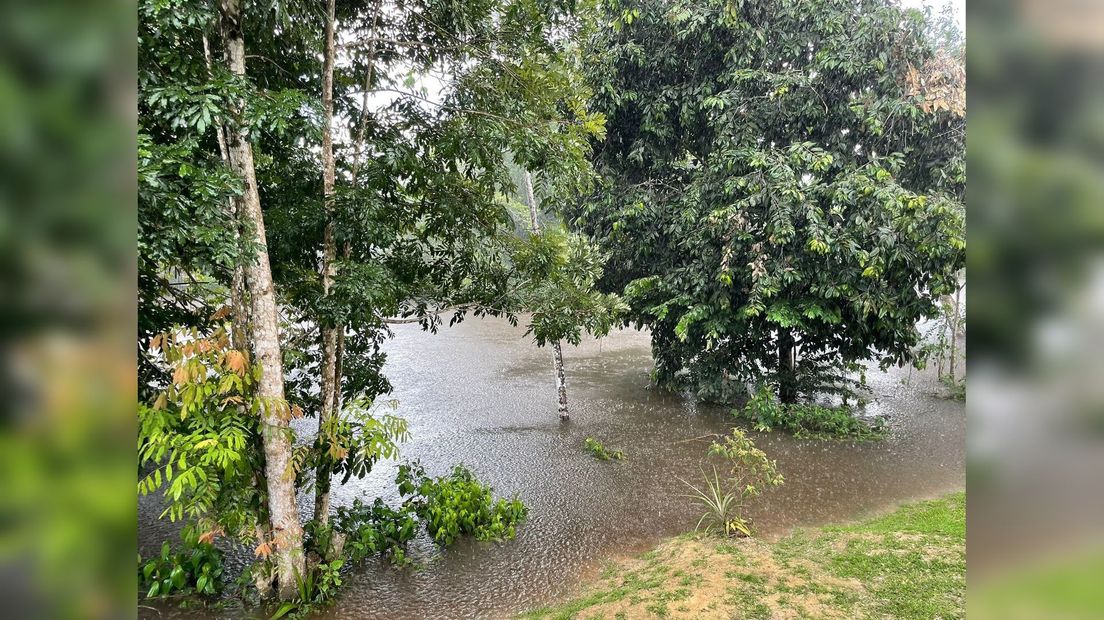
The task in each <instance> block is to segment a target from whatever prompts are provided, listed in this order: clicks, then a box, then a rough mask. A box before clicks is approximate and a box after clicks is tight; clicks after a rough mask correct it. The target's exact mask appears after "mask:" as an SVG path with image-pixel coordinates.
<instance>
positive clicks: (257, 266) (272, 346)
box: [219, 0, 306, 599]
mask: <svg viewBox="0 0 1104 620" xmlns="http://www.w3.org/2000/svg"><path fill="white" fill-rule="evenodd" d="M219 12H220V15H219V17H220V26H221V29H222V36H223V43H224V45H225V48H226V63H227V67H228V68H229V70H230V73H231V74H232V75H234V76H236V77H239V78H244V77H245V39H244V34H243V31H242V25H241V24H242V19H243V14H242V10H241V3H240V0H220V4H219ZM230 105H231V106H232V107H231V113H232V114H236V115H237V116H238V117H239V120H238V122H237V123H236V124H235V125H232V128H231V130H230V131H229V132H228V135H227V151H228V153H229V158H230V168H231V170H233V171H234V173H235V174H236V175H237V177H238V178H240V179H241V180H242V191H241V193H240V194H238V195H237V196H235V198H234V200H235V203H236V209H235V210H236V212H237V213H240V214H241V216H242V217H243V218H244V219H245V220H246V221H248V222H249V224H250V227H251V228H252V230H253V233H254V235H255V239H254V243H255V248H254V257H253V259H252V260H251V261H249V262H247V263H246V267H245V285H246V290H247V292H248V295H249V299H250V302H251V308H250V313H249V316H250V326H251V328H252V333H251V336H252V338H251V340H252V345H253V357H254V359H255V360H256V361H255V363H256V364H257V365H258V367H259V368H260V369H261V377H260V380H259V381H258V384H257V398H258V399H259V401H260V402H261V423H262V429H261V437H262V439H263V442H264V460H265V480H266V481H267V483H268V513H269V520H270V523H271V526H272V537H273V545H274V546H275V552H274V555H275V558H276V577H277V580H278V582H279V588H280V598H284V599H287V598H291V597H292V596H293V595H294V594H295V591H296V578H297V577H300V576H302V575H304V574H305V568H306V567H305V564H304V555H303V526H302V524H301V523H300V522H299V508H298V507H297V506H296V504H295V471H294V469H293V465H292V458H291V457H292V455H291V444H292V432H291V429H290V428H289V427H288V422H289V420H290V419H291V413H292V409H291V407H289V406H288V403H287V401H286V400H285V399H284V367H283V357H282V355H281V353H280V326H279V321H278V319H277V309H276V290H275V286H274V283H273V281H272V269H271V267H270V265H269V262H268V243H267V240H266V238H265V222H264V214H263V213H262V212H261V200H260V195H259V194H258V192H257V174H256V170H255V168H254V165H253V146H252V144H251V143H250V141H249V134H248V127H247V126H246V125H245V124H244V123H242V122H241V121H240V115H241V113H242V110H243V109H244V104H243V102H242V100H240V99H239V100H238V101H231V102H230Z"/></svg>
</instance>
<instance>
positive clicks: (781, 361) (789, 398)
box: [778, 327, 797, 404]
mask: <svg viewBox="0 0 1104 620" xmlns="http://www.w3.org/2000/svg"><path fill="white" fill-rule="evenodd" d="M778 400H779V401H781V402H783V403H786V404H793V403H796V402H797V376H796V373H795V368H794V340H793V334H791V333H790V330H788V329H784V328H781V327H779V328H778Z"/></svg>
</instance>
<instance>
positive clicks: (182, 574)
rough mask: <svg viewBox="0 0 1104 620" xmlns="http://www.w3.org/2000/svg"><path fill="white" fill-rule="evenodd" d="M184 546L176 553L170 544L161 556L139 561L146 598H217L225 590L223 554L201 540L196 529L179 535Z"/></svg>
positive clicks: (139, 581)
mask: <svg viewBox="0 0 1104 620" xmlns="http://www.w3.org/2000/svg"><path fill="white" fill-rule="evenodd" d="M180 537H181V539H182V541H183V546H182V547H181V548H180V549H178V550H177V551H175V552H174V551H173V550H172V548H171V546H170V545H169V542H168V541H165V542H164V543H163V544H162V545H161V554H160V555H158V556H156V557H154V558H152V559H150V560H149V561H148V562H145V563H144V564H143V563H142V558H141V556H139V557H138V566H139V568H138V583H139V584H140V585H141V589H144V590H146V597H147V598H155V597H160V596H168V595H170V594H203V595H210V594H218V592H219V591H220V590H221V589H222V582H221V579H220V578H221V576H222V552H221V551H219V550H218V549H217V548H215V546H214V545H212V544H211V543H210V542H206V541H205V540H202V538H203V537H202V536H200V535H199V534H197V533H196V529H195V527H194V526H191V525H188V526H185V527H184V529H183V530H182V531H181V533H180Z"/></svg>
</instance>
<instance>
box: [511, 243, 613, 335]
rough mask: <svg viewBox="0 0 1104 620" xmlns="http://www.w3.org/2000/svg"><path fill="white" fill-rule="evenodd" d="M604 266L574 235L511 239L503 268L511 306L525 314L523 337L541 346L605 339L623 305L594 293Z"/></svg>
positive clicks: (589, 246)
mask: <svg viewBox="0 0 1104 620" xmlns="http://www.w3.org/2000/svg"><path fill="white" fill-rule="evenodd" d="M604 263H605V256H603V255H602V254H601V253H600V252H598V251H597V249H596V248H595V247H594V245H593V244H592V243H590V242H589V241H588V240H587V239H586V238H584V237H582V236H580V235H576V234H569V233H563V232H561V231H558V230H557V231H547V232H544V233H543V234H540V235H530V236H528V238H523V239H519V240H517V241H516V242H515V243H514V244H513V246H512V247H511V255H510V257H509V260H508V263H507V264H508V265H509V269H510V270H511V271H512V272H513V274H514V277H513V279H514V280H515V281H516V284H515V285H513V286H512V290H514V291H516V293H515V297H514V300H513V302H512V306H513V307H515V308H522V309H525V310H526V311H528V312H529V313H530V317H529V325H528V331H527V333H526V335H529V334H532V336H533V338H534V339H535V340H536V342H537V345H538V346H544V345H546V344H548V343H551V342H556V341H559V340H563V341H566V342H569V343H571V344H574V345H577V344H579V342H580V341H581V340H582V338H583V335H584V333H585V334H587V335H590V336H592V337H601V336H605V335H606V334H608V333H609V331H610V329H612V328H613V327H614V325H615V323H616V321H617V319H618V316H619V314H620V313H621V312H622V311H624V310H625V309H626V306H625V305H624V304H623V303H622V302H621V299H620V298H619V297H618V296H617V295H611V294H605V293H601V292H599V291H598V290H597V288H596V283H597V281H598V280H599V279H600V278H601V277H602V266H603V264H604Z"/></svg>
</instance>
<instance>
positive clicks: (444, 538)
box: [396, 463, 528, 546]
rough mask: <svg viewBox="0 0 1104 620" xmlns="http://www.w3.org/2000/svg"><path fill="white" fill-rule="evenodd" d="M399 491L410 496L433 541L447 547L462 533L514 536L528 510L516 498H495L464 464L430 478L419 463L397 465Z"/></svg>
mask: <svg viewBox="0 0 1104 620" xmlns="http://www.w3.org/2000/svg"><path fill="white" fill-rule="evenodd" d="M396 482H397V483H398V485H399V492H400V493H402V494H403V495H404V496H410V498H409V499H408V500H407V504H408V505H409V506H412V507H413V508H414V510H415V511H416V512H417V514H418V516H419V517H420V518H421V519H422V520H423V521H424V522H425V525H426V530H427V531H428V532H429V535H430V536H431V537H433V540H435V541H437V542H438V543H440V544H442V545H445V546H448V545H451V544H452V543H453V542H455V541H456V539H457V538H459V537H461V536H472V537H474V538H476V539H477V540H499V539H504V538H506V539H508V538H513V537H514V535H515V533H516V532H517V525H518V524H519V523H520V522H521V521H522V520H524V519H525V516H526V514H527V513H528V510H527V509H526V507H525V505H524V504H522V503H521V501H520V500H518V499H517V498H516V497H515V498H512V499H508V500H507V499H502V498H500V499H497V500H496V499H495V497H494V492H493V489H491V487H489V486H487V485H485V484H483V483H482V482H480V481H479V480H478V479H476V477H475V474H473V473H472V472H471V470H470V469H468V468H466V467H464V466H463V465H457V466H456V467H454V468H453V470H452V472H450V473H449V474H448V475H446V476H440V477H437V478H432V477H430V476H427V475H426V473H425V470H424V469H423V468H422V467H421V465H419V464H418V463H413V464H409V463H408V464H404V465H401V466H400V467H399V475H398V478H396Z"/></svg>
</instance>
